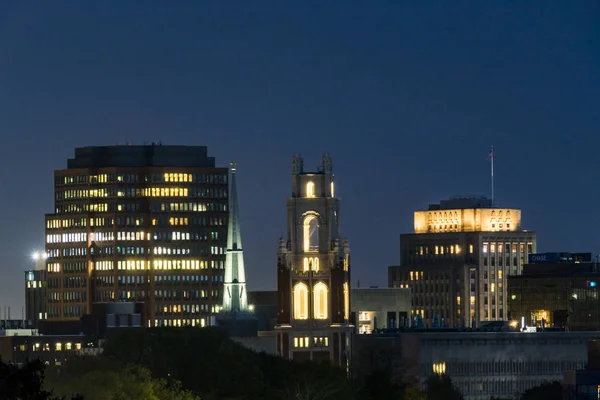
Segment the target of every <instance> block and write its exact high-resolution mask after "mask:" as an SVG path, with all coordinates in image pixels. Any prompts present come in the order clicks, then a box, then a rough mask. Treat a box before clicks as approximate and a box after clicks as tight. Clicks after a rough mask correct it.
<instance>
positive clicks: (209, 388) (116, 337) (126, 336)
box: [104, 327, 352, 400]
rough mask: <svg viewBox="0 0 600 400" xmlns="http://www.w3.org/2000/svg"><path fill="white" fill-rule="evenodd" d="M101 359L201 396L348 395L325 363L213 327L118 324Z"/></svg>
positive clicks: (341, 377) (342, 378)
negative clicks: (258, 348)
mask: <svg viewBox="0 0 600 400" xmlns="http://www.w3.org/2000/svg"><path fill="white" fill-rule="evenodd" d="M104 355H105V357H106V358H108V359H110V360H113V361H116V362H120V363H125V364H136V365H139V366H142V367H144V368H146V369H148V370H149V371H150V372H151V373H152V376H153V377H154V378H155V379H166V380H167V381H169V382H171V381H173V380H175V381H179V382H181V387H183V388H185V389H187V390H189V391H191V392H192V393H194V394H197V395H200V396H201V397H202V398H203V399H204V400H212V399H219V400H225V399H228V400H229V399H252V400H263V399H264V400H268V399H273V398H282V397H283V398H286V396H288V397H289V396H292V395H294V396H296V398H306V399H322V400H325V399H327V400H337V399H345V398H350V397H351V395H352V392H351V387H350V384H349V382H348V379H347V377H346V372H345V371H343V370H341V369H340V368H336V367H334V366H332V365H330V364H329V363H322V364H321V363H317V362H302V363H300V362H293V361H289V360H285V359H282V358H280V357H275V356H271V355H268V354H265V353H256V352H254V351H252V350H250V349H248V348H246V347H244V346H242V345H241V344H239V343H237V342H234V341H232V340H230V339H229V338H227V336H226V335H225V334H224V333H223V332H222V331H220V330H218V329H215V328H203V329H198V328H193V327H186V328H152V329H146V330H142V329H126V328H122V329H118V330H115V331H113V332H111V334H110V335H109V337H108V341H107V343H106V345H105V347H104Z"/></svg>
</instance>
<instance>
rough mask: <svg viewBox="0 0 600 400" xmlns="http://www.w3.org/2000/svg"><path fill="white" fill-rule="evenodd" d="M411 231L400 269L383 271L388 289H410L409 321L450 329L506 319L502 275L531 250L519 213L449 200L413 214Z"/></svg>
mask: <svg viewBox="0 0 600 400" xmlns="http://www.w3.org/2000/svg"><path fill="white" fill-rule="evenodd" d="M414 230H415V232H414V233H412V234H404V235H400V266H399V267H398V266H394V267H390V268H389V271H388V284H389V286H390V287H410V288H411V289H412V308H413V318H417V319H418V318H419V316H420V317H421V318H422V320H423V324H424V325H426V326H435V325H437V326H443V325H445V326H449V327H450V326H452V327H454V326H467V327H471V326H478V324H479V322H480V321H497V320H506V319H507V318H508V297H507V285H506V277H507V276H509V275H520V274H521V272H522V269H523V264H526V263H527V257H528V255H529V254H532V253H535V252H536V235H535V232H531V231H526V230H522V229H521V210H518V209H507V208H498V207H493V206H492V202H491V200H489V199H486V198H471V197H470V198H453V199H450V200H444V201H442V202H440V204H434V205H430V206H429V209H428V210H424V211H416V212H415V213H414Z"/></svg>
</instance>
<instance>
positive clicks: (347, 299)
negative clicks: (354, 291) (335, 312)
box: [344, 282, 350, 320]
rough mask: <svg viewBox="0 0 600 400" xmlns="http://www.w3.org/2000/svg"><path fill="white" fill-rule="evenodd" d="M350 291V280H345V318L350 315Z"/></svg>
mask: <svg viewBox="0 0 600 400" xmlns="http://www.w3.org/2000/svg"><path fill="white" fill-rule="evenodd" d="M349 316H350V292H349V291H348V282H344V319H346V320H347V319H349V318H350V317H349Z"/></svg>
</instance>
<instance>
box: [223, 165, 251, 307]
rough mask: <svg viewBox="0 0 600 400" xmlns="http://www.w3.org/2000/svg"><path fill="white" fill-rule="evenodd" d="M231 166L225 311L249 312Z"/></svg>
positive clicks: (234, 169)
mask: <svg viewBox="0 0 600 400" xmlns="http://www.w3.org/2000/svg"><path fill="white" fill-rule="evenodd" d="M230 166H231V189H230V191H229V223H228V227H227V252H226V256H225V279H224V284H223V290H224V292H223V311H226V312H227V311H229V312H240V311H248V297H247V293H246V272H245V270H244V252H243V250H242V236H241V233H240V222H239V210H238V201H237V187H236V179H235V173H236V163H235V161H232V162H231V163H230Z"/></svg>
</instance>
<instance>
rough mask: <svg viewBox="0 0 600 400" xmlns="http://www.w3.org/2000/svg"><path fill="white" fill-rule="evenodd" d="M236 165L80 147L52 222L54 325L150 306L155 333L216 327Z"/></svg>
mask: <svg viewBox="0 0 600 400" xmlns="http://www.w3.org/2000/svg"><path fill="white" fill-rule="evenodd" d="M227 173H228V170H227V168H216V167H215V159H214V158H213V157H209V156H208V155H207V148H206V147H204V146H163V145H156V144H152V145H149V146H105V147H83V148H77V149H76V150H75V157H74V158H72V159H69V160H68V162H67V168H66V169H63V170H57V171H55V173H54V186H55V197H54V198H55V207H54V212H53V213H52V214H47V215H46V239H47V241H46V254H47V260H46V269H47V289H46V290H47V299H48V303H47V313H48V320H49V321H78V320H79V319H80V318H81V317H82V316H83V315H85V314H89V313H90V311H91V306H92V303H94V302H122V301H126V302H143V303H145V313H146V316H145V318H144V319H145V321H146V323H147V326H184V325H192V326H204V325H210V324H212V320H213V316H214V315H215V314H216V313H217V312H218V309H219V308H220V305H221V299H222V287H223V268H224V264H225V250H226V249H225V246H226V238H227V216H228V213H227V198H228V190H227Z"/></svg>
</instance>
